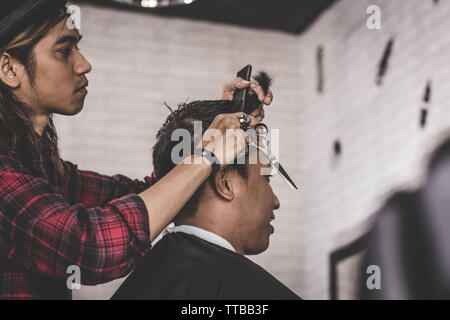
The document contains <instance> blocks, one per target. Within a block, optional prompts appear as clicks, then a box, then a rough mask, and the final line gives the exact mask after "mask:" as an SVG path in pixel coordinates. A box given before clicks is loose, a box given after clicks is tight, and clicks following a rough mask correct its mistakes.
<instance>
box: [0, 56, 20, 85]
mask: <svg viewBox="0 0 450 320" xmlns="http://www.w3.org/2000/svg"><path fill="white" fill-rule="evenodd" d="M24 72H25V67H24V66H23V65H22V64H21V63H20V62H19V61H18V60H17V59H14V58H13V57H12V56H11V55H10V54H9V53H6V52H5V53H3V54H2V55H1V56H0V80H1V81H2V82H3V83H5V84H6V85H7V86H8V87H11V88H13V89H16V88H18V87H19V86H20V83H21V80H22V76H23V73H24Z"/></svg>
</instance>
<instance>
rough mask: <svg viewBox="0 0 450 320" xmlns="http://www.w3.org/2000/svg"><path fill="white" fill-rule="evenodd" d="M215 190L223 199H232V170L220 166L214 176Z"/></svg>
mask: <svg viewBox="0 0 450 320" xmlns="http://www.w3.org/2000/svg"><path fill="white" fill-rule="evenodd" d="M214 186H215V189H216V190H215V191H216V192H217V194H218V195H219V196H221V197H222V198H223V199H224V200H227V201H232V200H233V199H234V190H233V183H232V170H227V168H220V170H219V171H218V172H217V173H216V175H215V176H214Z"/></svg>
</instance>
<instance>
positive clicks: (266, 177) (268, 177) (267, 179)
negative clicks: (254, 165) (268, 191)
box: [264, 174, 273, 182]
mask: <svg viewBox="0 0 450 320" xmlns="http://www.w3.org/2000/svg"><path fill="white" fill-rule="evenodd" d="M272 177H273V175H271V174H268V175H266V176H264V178H265V179H266V181H267V182H270V179H271V178H272Z"/></svg>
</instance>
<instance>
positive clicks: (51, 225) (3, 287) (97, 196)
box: [0, 139, 154, 299]
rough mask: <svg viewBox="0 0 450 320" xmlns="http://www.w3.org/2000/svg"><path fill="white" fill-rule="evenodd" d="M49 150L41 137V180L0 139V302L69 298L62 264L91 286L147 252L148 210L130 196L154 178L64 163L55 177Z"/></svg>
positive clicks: (119, 272) (116, 275)
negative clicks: (43, 175)
mask: <svg viewBox="0 0 450 320" xmlns="http://www.w3.org/2000/svg"><path fill="white" fill-rule="evenodd" d="M42 140H43V139H42ZM51 151H52V146H51V145H50V143H48V142H45V141H41V154H42V164H43V167H44V169H45V171H46V173H47V176H48V178H47V180H44V179H42V178H38V177H35V176H33V175H32V174H30V171H29V170H28V169H27V168H25V167H24V165H23V164H22V163H21V161H20V159H19V158H18V156H17V154H16V153H15V152H14V151H13V150H11V149H10V148H8V146H7V145H6V144H5V143H4V142H3V141H2V140H1V139H0V299H67V298H70V291H69V290H68V288H67V286H66V281H67V278H68V277H69V276H70V275H71V274H68V273H66V272H67V268H68V266H70V265H77V266H79V267H80V270H81V273H80V274H81V283H82V284H86V285H95V284H99V283H104V282H107V281H110V280H113V279H116V278H119V277H123V276H125V275H127V274H128V273H129V272H131V271H132V270H133V269H134V268H135V266H136V264H137V263H138V262H139V260H140V259H141V258H142V257H143V256H145V254H146V253H147V252H148V251H149V249H150V230H149V221H148V213H147V209H146V207H145V205H144V202H143V201H142V199H141V198H140V197H138V196H137V195H136V193H138V192H141V191H142V190H144V189H146V188H148V187H149V186H150V185H152V184H153V183H154V176H152V177H146V178H145V182H141V181H138V180H131V179H129V178H127V177H125V176H122V175H116V176H113V177H108V176H104V175H100V174H97V173H94V172H90V171H81V170H78V168H77V166H76V165H74V164H72V163H70V162H63V166H64V172H65V174H64V178H63V179H59V180H58V179H57V175H56V170H55V168H54V166H53V164H52V162H51V161H50V154H51Z"/></svg>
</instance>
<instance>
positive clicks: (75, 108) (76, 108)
mask: <svg viewBox="0 0 450 320" xmlns="http://www.w3.org/2000/svg"><path fill="white" fill-rule="evenodd" d="M83 107H84V101H83V102H82V103H80V102H79V103H74V104H73V105H71V106H68V107H67V108H64V110H61V111H60V112H58V113H59V114H62V115H65V116H74V115H77V114H79V113H80V112H81V110H83Z"/></svg>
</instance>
